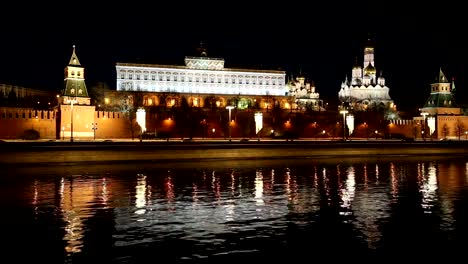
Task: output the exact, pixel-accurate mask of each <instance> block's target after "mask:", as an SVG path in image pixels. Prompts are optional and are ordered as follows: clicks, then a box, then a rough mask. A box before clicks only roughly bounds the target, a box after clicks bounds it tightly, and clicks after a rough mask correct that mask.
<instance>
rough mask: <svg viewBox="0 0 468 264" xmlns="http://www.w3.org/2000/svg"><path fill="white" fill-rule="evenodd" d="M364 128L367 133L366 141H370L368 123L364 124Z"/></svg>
mask: <svg viewBox="0 0 468 264" xmlns="http://www.w3.org/2000/svg"><path fill="white" fill-rule="evenodd" d="M364 128H365V132H366V140H369V125H368V124H367V123H366V122H364Z"/></svg>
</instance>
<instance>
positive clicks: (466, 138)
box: [465, 131, 468, 140]
mask: <svg viewBox="0 0 468 264" xmlns="http://www.w3.org/2000/svg"><path fill="white" fill-rule="evenodd" d="M465 140H468V131H465Z"/></svg>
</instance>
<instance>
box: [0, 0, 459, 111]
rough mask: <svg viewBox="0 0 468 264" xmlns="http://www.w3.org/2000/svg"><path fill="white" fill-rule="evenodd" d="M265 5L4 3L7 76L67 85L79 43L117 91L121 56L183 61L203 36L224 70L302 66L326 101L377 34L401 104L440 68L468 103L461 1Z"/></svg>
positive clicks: (2, 44) (92, 69) (90, 70)
mask: <svg viewBox="0 0 468 264" xmlns="http://www.w3.org/2000/svg"><path fill="white" fill-rule="evenodd" d="M353 2H354V3H353ZM191 3H192V2H191ZM267 3H268V4H266V5H257V4H255V5H254V4H252V3H242V2H223V3H222V4H221V3H219V4H216V5H215V6H214V5H213V4H207V3H202V2H194V3H192V4H191V5H187V4H184V3H181V2H177V3H174V4H162V3H159V2H154V3H148V4H141V3H138V2H123V3H122V4H117V2H115V3H114V4H112V6H111V7H97V6H79V7H77V6H74V7H72V6H67V7H65V6H64V7H62V8H60V7H53V8H54V9H55V8H57V10H53V9H52V6H51V7H50V8H47V7H44V6H40V8H41V11H40V12H38V10H34V8H30V9H29V10H23V9H14V10H8V9H5V10H3V14H2V17H1V18H0V22H1V26H0V33H1V35H0V37H1V39H0V82H3V83H12V84H17V85H23V86H26V87H32V88H41V89H48V90H57V91H58V90H60V89H61V88H62V85H63V68H64V67H65V66H66V65H67V63H68V61H69V59H70V56H71V52H72V45H73V44H75V45H76V46H77V55H78V57H79V59H80V62H81V63H82V65H83V66H84V67H85V68H86V80H87V84H88V87H90V86H92V85H93V84H95V83H96V82H99V81H102V82H105V83H107V84H108V85H109V86H110V87H111V88H114V89H115V78H116V77H115V63H116V62H138V63H152V64H175V65H183V63H184V62H183V59H184V57H185V56H186V55H195V50H196V48H197V47H198V45H199V43H200V41H204V43H205V44H206V46H207V48H208V56H211V57H221V58H224V59H225V66H226V67H236V68H237V67H240V68H262V69H282V70H286V71H287V74H288V76H289V75H291V74H297V73H299V71H302V73H303V74H304V75H305V76H306V77H307V78H308V79H310V80H313V81H314V82H315V84H316V87H317V91H318V92H319V93H320V94H321V97H322V98H324V99H327V100H337V94H338V91H339V89H340V84H341V82H342V81H343V80H344V77H345V75H348V77H349V76H350V75H351V68H352V66H353V63H354V61H355V57H357V58H358V61H359V62H360V63H361V64H362V60H363V48H364V44H365V43H366V41H367V38H368V36H369V35H370V36H371V37H372V39H373V41H374V43H375V60H376V65H375V66H376V67H377V70H378V72H380V70H382V71H383V74H384V77H386V79H387V86H389V87H390V95H391V97H392V99H393V100H394V101H395V103H396V104H397V105H398V106H399V108H400V109H405V108H415V107H416V108H417V107H420V106H421V105H422V104H423V103H424V101H425V100H426V98H427V97H428V95H429V84H430V83H431V82H432V81H433V80H434V78H435V76H436V75H437V73H438V70H439V67H442V69H443V70H444V72H445V73H446V75H447V77H448V78H450V79H451V78H452V77H455V78H456V85H457V97H456V99H457V102H458V103H468V100H467V98H468V92H467V91H466V90H468V80H467V77H468V76H467V75H468V71H467V66H468V52H467V48H468V45H467V44H468V43H467V42H468V40H466V35H467V32H468V30H466V26H465V25H464V22H465V21H464V17H463V16H466V14H463V13H462V11H463V10H464V9H463V8H462V7H461V6H460V5H461V4H453V3H450V1H444V2H440V3H437V5H430V4H429V3H428V2H427V1H426V2H423V3H425V4H424V5H422V4H421V5H414V6H409V5H395V4H389V3H394V2H393V1H392V2H390V1H389V2H388V3H386V2H385V1H374V2H366V1H359V2H357V1H347V3H346V4H345V5H344V4H342V3H339V2H332V1H329V3H328V4H316V3H313V2H311V3H297V4H293V2H289V1H288V2H282V3H281V5H276V4H273V2H267ZM117 6H121V8H117ZM465 24H466V23H465Z"/></svg>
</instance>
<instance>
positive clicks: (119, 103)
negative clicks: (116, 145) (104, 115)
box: [108, 91, 143, 140]
mask: <svg viewBox="0 0 468 264" xmlns="http://www.w3.org/2000/svg"><path fill="white" fill-rule="evenodd" d="M113 99H114V100H113V102H112V103H113V104H112V105H111V106H109V107H108V108H109V109H111V110H113V111H117V112H121V113H122V114H123V117H124V118H125V120H126V124H127V125H126V126H127V128H128V130H129V131H130V134H131V136H132V140H134V139H135V135H140V134H141V132H142V131H141V127H140V125H138V123H137V122H136V112H137V109H138V107H141V106H142V101H143V94H142V93H141V92H131V91H119V92H118V93H116V94H115V95H114V98H113Z"/></svg>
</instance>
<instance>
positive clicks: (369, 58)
mask: <svg viewBox="0 0 468 264" xmlns="http://www.w3.org/2000/svg"><path fill="white" fill-rule="evenodd" d="M389 91H390V89H389V88H388V87H387V86H386V85H385V78H384V77H383V76H382V73H380V76H378V77H377V69H376V67H375V61H374V46H373V45H372V42H371V39H368V41H367V44H366V46H365V47H364V66H363V67H361V66H360V65H359V63H358V62H357V59H356V62H355V64H354V66H353V69H352V74H351V80H348V78H346V80H345V81H344V82H342V83H341V89H340V91H339V92H338V97H339V99H340V101H341V102H342V103H346V104H347V105H349V106H351V107H352V108H353V109H354V110H356V111H360V110H366V109H368V108H373V107H376V106H385V107H392V108H393V107H394V104H393V101H392V99H391V98H390V95H389Z"/></svg>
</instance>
